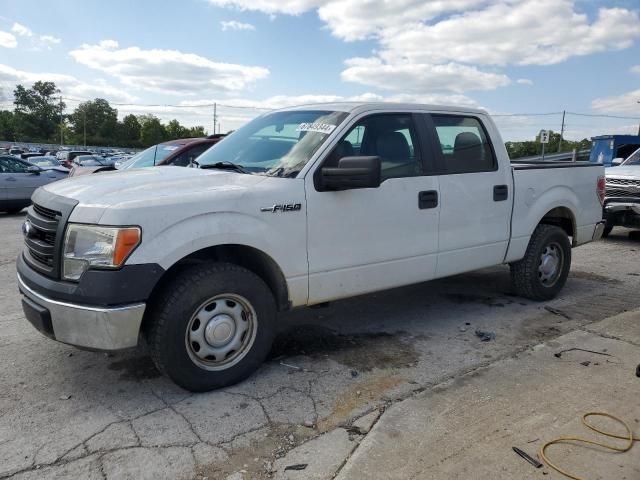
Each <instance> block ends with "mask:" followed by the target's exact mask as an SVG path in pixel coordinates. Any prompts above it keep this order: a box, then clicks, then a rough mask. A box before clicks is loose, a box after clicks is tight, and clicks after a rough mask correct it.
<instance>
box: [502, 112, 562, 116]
mask: <svg viewBox="0 0 640 480" xmlns="http://www.w3.org/2000/svg"><path fill="white" fill-rule="evenodd" d="M567 113H569V112H567ZM551 115H562V112H548V113H500V114H491V116H492V117H544V116H551Z"/></svg>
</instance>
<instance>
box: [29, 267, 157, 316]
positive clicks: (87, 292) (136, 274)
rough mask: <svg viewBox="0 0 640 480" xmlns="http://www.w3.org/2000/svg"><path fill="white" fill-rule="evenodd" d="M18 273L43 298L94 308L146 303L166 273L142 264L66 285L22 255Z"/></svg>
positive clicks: (94, 272) (97, 272) (90, 273)
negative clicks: (37, 270) (45, 273)
mask: <svg viewBox="0 0 640 480" xmlns="http://www.w3.org/2000/svg"><path fill="white" fill-rule="evenodd" d="M17 270H18V273H19V274H20V276H21V277H22V280H23V281H24V283H25V284H26V285H27V286H28V287H29V288H31V289H32V290H34V291H35V292H38V293H40V294H41V295H43V296H45V297H48V298H51V299H53V300H58V301H61V302H69V303H74V304H78V305H92V306H97V307H113V306H119V305H127V304H131V303H138V302H145V301H146V300H147V299H148V298H149V296H150V295H151V292H152V291H153V288H154V287H155V286H156V284H157V283H158V281H159V280H160V278H161V277H162V275H163V274H164V272H165V270H164V269H163V268H162V267H161V266H160V265H158V264H156V263H145V264H139V265H125V266H124V267H122V268H121V269H119V270H87V271H86V272H85V273H84V275H82V277H81V278H80V282H79V283H74V282H65V281H61V280H55V279H52V278H50V277H47V276H45V275H43V274H41V273H39V272H36V271H35V270H34V269H32V268H31V267H30V266H29V265H28V264H27V263H26V262H25V260H24V257H23V255H22V254H20V256H19V257H18V260H17Z"/></svg>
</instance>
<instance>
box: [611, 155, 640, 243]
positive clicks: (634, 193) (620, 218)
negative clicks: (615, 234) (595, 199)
mask: <svg viewBox="0 0 640 480" xmlns="http://www.w3.org/2000/svg"><path fill="white" fill-rule="evenodd" d="M606 176H607V193H606V196H605V199H604V217H605V219H606V220H607V225H606V227H605V229H604V232H603V235H604V236H605V237H606V236H608V235H609V234H610V233H611V230H613V227H616V226H620V227H627V228H640V148H638V149H637V150H636V151H635V152H633V153H632V154H631V155H629V157H627V158H626V159H625V161H624V162H622V164H620V166H617V167H616V166H614V167H610V168H607V169H606Z"/></svg>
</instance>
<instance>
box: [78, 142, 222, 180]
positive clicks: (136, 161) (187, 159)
mask: <svg viewBox="0 0 640 480" xmlns="http://www.w3.org/2000/svg"><path fill="white" fill-rule="evenodd" d="M222 138H224V135H221V134H216V135H210V136H208V137H204V138H182V139H179V140H170V141H168V142H164V143H159V144H158V145H153V146H152V147H149V148H147V149H146V150H143V151H142V152H140V153H138V154H136V155H134V156H133V157H131V158H130V159H129V160H126V161H124V162H122V163H118V162H116V164H115V165H113V166H109V167H101V166H93V167H90V168H75V169H74V170H73V171H72V172H71V176H72V177H76V176H80V175H87V174H90V173H99V172H107V171H112V170H128V169H130V168H142V167H153V166H163V165H174V166H178V167H188V166H193V165H195V164H194V160H195V159H196V158H197V157H198V156H199V155H201V154H202V153H203V152H205V151H206V150H207V149H209V148H211V147H212V146H213V145H215V144H216V143H218V142H219V141H220V140H222Z"/></svg>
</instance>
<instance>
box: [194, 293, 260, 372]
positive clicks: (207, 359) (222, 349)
mask: <svg viewBox="0 0 640 480" xmlns="http://www.w3.org/2000/svg"><path fill="white" fill-rule="evenodd" d="M257 325H258V317H257V315H256V312H255V310H254V309H253V307H252V306H251V303H250V302H249V301H248V300H247V299H246V298H244V297H242V296H240V295H236V294H233V293H223V294H220V295H216V296H215V297H212V298H210V299H208V300H206V301H205V302H203V303H202V304H201V305H200V306H199V307H198V308H197V309H196V311H195V313H194V314H193V316H192V317H191V319H190V320H189V323H188V324H187V331H186V333H185V343H186V347H187V352H188V353H189V357H190V358H191V360H192V361H193V362H194V363H195V364H196V365H198V366H199V367H201V368H204V369H205V370H226V369H228V368H230V367H232V366H234V365H235V364H237V363H238V362H239V361H240V360H242V359H243V358H244V357H245V356H246V354H247V353H248V352H249V350H251V347H252V346H253V342H254V341H255V339H256V331H257V328H256V327H257Z"/></svg>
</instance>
